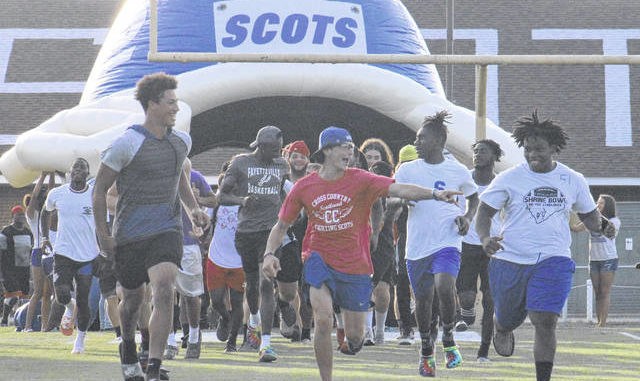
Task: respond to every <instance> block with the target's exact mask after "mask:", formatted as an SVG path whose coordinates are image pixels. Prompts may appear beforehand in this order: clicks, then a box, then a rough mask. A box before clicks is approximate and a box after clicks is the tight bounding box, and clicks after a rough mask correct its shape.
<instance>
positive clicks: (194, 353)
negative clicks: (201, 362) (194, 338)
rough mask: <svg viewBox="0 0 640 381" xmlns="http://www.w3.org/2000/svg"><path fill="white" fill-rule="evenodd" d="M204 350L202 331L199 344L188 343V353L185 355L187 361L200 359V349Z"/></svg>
mask: <svg viewBox="0 0 640 381" xmlns="http://www.w3.org/2000/svg"><path fill="white" fill-rule="evenodd" d="M201 348H202V331H201V332H200V335H198V342H197V343H187V353H185V354H184V358H185V360H189V359H191V360H195V359H199V358H200V349H201Z"/></svg>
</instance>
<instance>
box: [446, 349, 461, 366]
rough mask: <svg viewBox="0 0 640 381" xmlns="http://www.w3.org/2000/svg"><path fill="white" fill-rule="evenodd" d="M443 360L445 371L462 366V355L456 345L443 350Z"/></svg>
mask: <svg viewBox="0 0 640 381" xmlns="http://www.w3.org/2000/svg"><path fill="white" fill-rule="evenodd" d="M444 358H445V361H446V365H447V369H452V368H457V367H459V366H460V365H462V354H461V353H460V349H459V348H458V346H457V345H454V346H453V347H449V348H445V349H444Z"/></svg>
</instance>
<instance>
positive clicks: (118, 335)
mask: <svg viewBox="0 0 640 381" xmlns="http://www.w3.org/2000/svg"><path fill="white" fill-rule="evenodd" d="M113 330H114V331H115V332H116V337H120V336H122V329H121V328H120V326H117V327H113Z"/></svg>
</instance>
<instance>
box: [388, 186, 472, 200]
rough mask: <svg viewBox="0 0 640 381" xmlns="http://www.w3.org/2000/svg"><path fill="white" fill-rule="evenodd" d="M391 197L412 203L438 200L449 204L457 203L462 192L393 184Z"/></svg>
mask: <svg viewBox="0 0 640 381" xmlns="http://www.w3.org/2000/svg"><path fill="white" fill-rule="evenodd" d="M388 193H389V196H390V197H400V198H404V199H407V200H412V201H421V200H436V201H444V202H447V203H449V204H455V203H456V196H457V195H460V194H462V192H460V191H454V190H436V189H431V188H423V187H421V186H418V185H414V184H398V183H393V184H391V185H390V186H389V191H388Z"/></svg>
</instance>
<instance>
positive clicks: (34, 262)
mask: <svg viewBox="0 0 640 381" xmlns="http://www.w3.org/2000/svg"><path fill="white" fill-rule="evenodd" d="M31 266H33V267H42V249H40V248H38V249H33V250H31Z"/></svg>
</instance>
